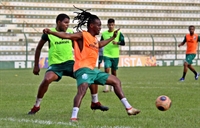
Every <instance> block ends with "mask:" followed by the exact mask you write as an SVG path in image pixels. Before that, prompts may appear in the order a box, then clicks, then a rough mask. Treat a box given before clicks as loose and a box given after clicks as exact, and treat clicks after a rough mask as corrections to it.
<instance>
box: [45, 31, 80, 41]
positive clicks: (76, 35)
mask: <svg viewBox="0 0 200 128" xmlns="http://www.w3.org/2000/svg"><path fill="white" fill-rule="evenodd" d="M43 33H46V34H52V35H54V36H57V37H60V38H63V39H70V40H78V39H82V38H83V34H82V33H81V32H77V33H74V34H68V33H66V32H53V31H51V30H50V29H48V28H45V29H44V30H43Z"/></svg>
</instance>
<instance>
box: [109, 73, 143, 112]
mask: <svg viewBox="0 0 200 128" xmlns="http://www.w3.org/2000/svg"><path fill="white" fill-rule="evenodd" d="M106 84H109V85H112V86H113V88H114V92H115V94H116V95H117V97H118V98H119V99H120V101H121V102H122V104H123V105H124V107H125V108H126V111H127V114H128V115H137V114H138V113H140V110H138V109H136V108H134V107H132V106H131V105H130V103H129V102H128V100H127V99H126V97H125V96H124V93H123V91H122V88H121V81H120V80H119V79H118V78H117V77H116V76H114V75H110V76H109V77H108V79H107V81H106Z"/></svg>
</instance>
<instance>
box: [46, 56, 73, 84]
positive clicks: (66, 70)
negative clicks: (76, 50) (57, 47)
mask: <svg viewBox="0 0 200 128" xmlns="http://www.w3.org/2000/svg"><path fill="white" fill-rule="evenodd" d="M73 66H74V61H73V60H69V61H66V62H63V63H61V64H52V65H50V66H49V67H48V69H47V71H46V72H49V71H53V72H54V73H55V74H56V75H58V79H57V80H56V81H59V80H60V79H61V78H62V76H70V77H72V78H74V74H73Z"/></svg>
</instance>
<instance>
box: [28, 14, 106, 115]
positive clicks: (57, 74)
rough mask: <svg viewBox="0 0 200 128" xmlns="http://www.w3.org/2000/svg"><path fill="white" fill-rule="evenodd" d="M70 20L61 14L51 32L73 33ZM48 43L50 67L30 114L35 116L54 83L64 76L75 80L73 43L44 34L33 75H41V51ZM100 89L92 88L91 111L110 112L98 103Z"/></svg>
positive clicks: (36, 55)
mask: <svg viewBox="0 0 200 128" xmlns="http://www.w3.org/2000/svg"><path fill="white" fill-rule="evenodd" d="M69 22H70V18H69V16H67V15H66V14H59V15H58V16H57V18H56V28H51V31H54V32H66V33H71V34H72V33H73V30H71V29H69V28H68V26H69ZM47 41H48V44H49V52H48V64H49V67H48V69H47V71H46V73H45V76H44V79H43V81H42V82H41V84H40V86H39V88H38V93H37V98H36V102H35V105H34V106H33V108H32V109H31V111H30V112H29V113H28V114H35V113H36V112H38V111H39V110H40V103H41V100H42V98H43V97H44V94H45V93H46V91H47V90H48V87H49V84H50V83H51V82H53V81H59V80H60V79H61V78H62V76H70V77H72V78H74V75H73V66H74V57H73V52H72V50H73V47H72V45H73V42H72V41H71V40H69V39H61V38H59V37H57V36H54V35H50V34H49V35H47V34H43V35H42V37H41V40H40V41H39V43H38V46H37V48H36V52H35V64H34V69H33V74H35V75H39V72H40V67H39V58H40V53H41V49H42V47H43V46H44V44H45V43H46V42H47ZM97 90H98V88H97V87H96V86H91V87H90V92H91V97H92V103H91V109H94V110H96V109H100V110H102V111H106V110H108V107H105V106H102V105H101V103H100V102H98V95H97Z"/></svg>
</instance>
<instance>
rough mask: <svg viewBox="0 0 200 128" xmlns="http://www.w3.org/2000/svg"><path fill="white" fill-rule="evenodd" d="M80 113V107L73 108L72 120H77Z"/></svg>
mask: <svg viewBox="0 0 200 128" xmlns="http://www.w3.org/2000/svg"><path fill="white" fill-rule="evenodd" d="M78 111H79V108H78V107H73V110H72V116H71V118H77V115H78Z"/></svg>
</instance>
